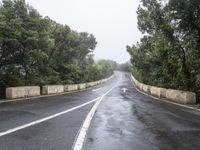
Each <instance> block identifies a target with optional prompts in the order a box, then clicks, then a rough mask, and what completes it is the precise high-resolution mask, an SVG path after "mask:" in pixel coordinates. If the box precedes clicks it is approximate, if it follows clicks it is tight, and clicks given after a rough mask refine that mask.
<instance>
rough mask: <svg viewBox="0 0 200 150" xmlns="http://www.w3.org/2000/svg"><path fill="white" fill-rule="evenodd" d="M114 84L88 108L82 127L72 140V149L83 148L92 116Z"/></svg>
mask: <svg viewBox="0 0 200 150" xmlns="http://www.w3.org/2000/svg"><path fill="white" fill-rule="evenodd" d="M115 87H116V86H114V87H112V88H111V89H110V90H109V91H108V92H106V93H105V94H104V95H102V96H101V98H100V99H99V100H98V101H97V102H96V103H95V104H94V106H93V107H92V109H91V110H90V112H89V113H88V115H87V116H86V119H85V120H84V122H83V125H82V127H81V128H80V130H79V132H78V135H77V137H76V139H75V141H74V144H73V146H72V150H82V149H83V148H84V143H85V139H86V136H87V131H88V129H89V127H90V124H91V121H92V118H93V116H94V114H95V112H96V110H97V108H98V106H99V104H100V103H101V101H102V100H103V98H104V97H105V96H106V95H107V94H109V93H110V92H111V91H112V90H113V89H114V88H115Z"/></svg>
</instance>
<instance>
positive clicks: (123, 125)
mask: <svg viewBox="0 0 200 150" xmlns="http://www.w3.org/2000/svg"><path fill="white" fill-rule="evenodd" d="M117 79H118V81H119V84H118V86H117V87H116V88H115V89H114V90H113V91H112V92H111V93H109V94H108V95H107V96H106V97H105V98H104V99H103V101H102V103H101V104H100V106H99V108H98V110H97V113H96V114H95V116H94V118H93V120H92V124H91V126H90V129H89V133H88V136H87V141H86V144H85V150H199V149H200V112H197V111H193V110H189V109H186V108H182V107H179V106H175V105H173V104H169V103H165V102H162V101H157V100H154V99H152V98H150V97H148V96H146V95H143V94H141V93H139V92H137V91H136V89H135V88H134V87H133V86H132V84H131V81H130V76H129V74H126V73H117ZM124 89H126V90H124Z"/></svg>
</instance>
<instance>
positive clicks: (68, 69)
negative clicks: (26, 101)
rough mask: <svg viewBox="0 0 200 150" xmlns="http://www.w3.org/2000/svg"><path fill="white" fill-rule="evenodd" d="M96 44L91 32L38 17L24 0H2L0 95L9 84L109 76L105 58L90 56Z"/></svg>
mask: <svg viewBox="0 0 200 150" xmlns="http://www.w3.org/2000/svg"><path fill="white" fill-rule="evenodd" d="M96 44H97V41H96V39H95V37H94V36H93V35H92V34H89V33H87V32H81V33H78V32H76V31H74V30H72V29H70V27H69V26H67V25H62V24H59V23H57V22H55V21H53V20H51V19H50V18H49V17H42V16H41V15H40V14H39V13H38V12H37V11H36V10H35V9H34V8H32V7H31V6H29V5H28V4H26V2H25V0H3V1H2V3H1V4H0V97H3V96H4V94H5V88H6V87H10V86H22V85H44V84H68V83H79V82H88V81H93V80H98V79H102V78H106V77H108V76H110V75H111V74H112V73H113V68H112V67H111V63H110V62H109V61H99V62H95V61H94V60H93V57H92V52H93V51H94V49H95V47H96Z"/></svg>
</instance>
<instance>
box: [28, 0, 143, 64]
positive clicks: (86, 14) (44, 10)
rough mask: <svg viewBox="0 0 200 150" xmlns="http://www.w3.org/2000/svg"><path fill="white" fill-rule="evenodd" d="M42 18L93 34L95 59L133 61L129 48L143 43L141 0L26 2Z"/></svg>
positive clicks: (33, 0)
mask: <svg viewBox="0 0 200 150" xmlns="http://www.w3.org/2000/svg"><path fill="white" fill-rule="evenodd" d="M26 1H27V2H28V3H29V5H31V6H33V7H34V8H35V9H37V10H38V11H39V12H40V14H41V15H43V16H49V17H50V18H51V19H53V20H55V21H57V22H59V23H62V24H67V25H68V26H70V27H71V28H72V29H73V30H77V31H79V32H82V31H84V32H85V31H86V32H89V33H92V34H93V35H94V36H95V37H96V39H97V41H98V44H97V47H96V49H95V52H94V54H95V58H97V59H111V60H115V61H117V62H119V63H122V62H126V61H128V60H129V54H128V53H127V52H126V45H132V44H134V43H136V42H137V41H139V39H140V37H141V34H140V32H139V31H138V29H137V15H136V11H137V8H138V5H139V0H26Z"/></svg>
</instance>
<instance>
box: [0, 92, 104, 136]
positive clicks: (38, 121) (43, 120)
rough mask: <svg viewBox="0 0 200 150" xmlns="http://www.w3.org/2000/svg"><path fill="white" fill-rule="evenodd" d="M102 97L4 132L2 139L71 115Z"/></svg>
mask: <svg viewBox="0 0 200 150" xmlns="http://www.w3.org/2000/svg"><path fill="white" fill-rule="evenodd" d="M101 97H102V96H100V97H97V98H95V99H93V100H91V101H89V102H87V103H84V104H81V105H79V106H76V107H73V108H70V109H68V110H65V111H62V112H60V113H56V114H54V115H51V116H48V117H45V118H42V119H39V120H36V121H33V122H30V123H28V124H24V125H22V126H18V127H16V128H13V129H9V130H7V131H4V132H0V137H2V136H5V135H7V134H11V133H13V132H16V131H19V130H22V129H25V128H28V127H31V126H34V125H36V124H39V123H42V122H45V121H47V120H50V119H53V118H56V117H58V116H61V115H64V114H66V113H69V112H71V111H74V110H76V109H79V108H81V107H84V106H86V105H89V104H91V103H94V102H96V101H98V100H99V99H100V98H101Z"/></svg>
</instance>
